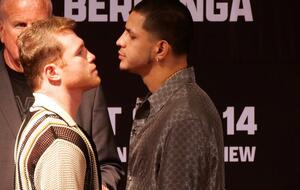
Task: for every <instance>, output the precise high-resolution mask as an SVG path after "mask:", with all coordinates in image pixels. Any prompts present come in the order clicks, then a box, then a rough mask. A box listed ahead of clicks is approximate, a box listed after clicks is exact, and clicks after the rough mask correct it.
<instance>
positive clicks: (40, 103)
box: [30, 93, 76, 126]
mask: <svg viewBox="0 0 300 190" xmlns="http://www.w3.org/2000/svg"><path fill="white" fill-rule="evenodd" d="M33 96H34V98H35V101H34V103H33V105H32V106H31V108H30V111H34V110H37V109H39V108H38V107H43V108H45V109H47V110H50V111H52V112H54V113H56V114H58V115H59V116H60V117H62V118H63V120H65V121H66V122H67V123H68V125H70V126H75V125H76V122H75V121H74V119H72V117H71V116H70V115H69V114H68V113H67V112H66V111H65V110H64V109H63V108H62V107H61V106H59V105H58V104H57V103H56V102H55V101H54V100H53V99H52V98H50V97H49V96H47V95H45V94H42V93H33Z"/></svg>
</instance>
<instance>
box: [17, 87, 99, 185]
mask: <svg viewBox="0 0 300 190" xmlns="http://www.w3.org/2000/svg"><path fill="white" fill-rule="evenodd" d="M34 96H35V103H34V104H33V106H32V107H31V108H30V112H29V113H28V115H27V118H26V119H25V120H24V121H23V123H22V125H21V128H20V131H19V134H18V137H17V141H16V144H15V164H16V175H15V178H16V180H15V189H16V190H31V189H47V190H48V189H76V190H77V189H85V190H93V189H99V178H98V172H97V166H96V164H97V162H96V158H95V153H94V151H93V149H92V146H91V144H90V142H89V140H88V138H87V137H86V136H85V134H84V133H83V132H82V131H81V129H80V128H79V127H78V126H77V125H76V123H75V121H74V120H73V119H72V118H71V116H70V115H68V114H67V113H66V112H65V111H64V110H63V109H62V108H61V107H60V106H59V105H57V104H56V103H55V102H54V101H53V100H52V99H50V98H49V97H47V96H45V95H43V94H39V93H34Z"/></svg>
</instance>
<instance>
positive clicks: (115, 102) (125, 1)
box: [53, 0, 300, 190]
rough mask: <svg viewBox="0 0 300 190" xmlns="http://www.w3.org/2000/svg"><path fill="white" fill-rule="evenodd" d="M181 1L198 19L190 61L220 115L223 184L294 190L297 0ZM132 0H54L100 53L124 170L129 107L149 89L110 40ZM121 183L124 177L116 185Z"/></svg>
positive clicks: (299, 75) (234, 189)
mask: <svg viewBox="0 0 300 190" xmlns="http://www.w3.org/2000/svg"><path fill="white" fill-rule="evenodd" d="M182 2H183V3H185V4H186V5H187V6H188V8H189V9H190V11H191V12H192V15H193V18H194V21H195V35H194V44H193V46H192V52H191V56H190V62H192V63H193V64H194V67H195V70H196V77H197V82H198V84H199V85H200V86H201V87H202V88H203V89H204V90H205V91H206V92H207V93H208V94H209V95H210V97H211V98H212V100H213V101H214V102H215V104H216V106H217V109H218V110H219V113H220V116H221V118H222V121H223V128H224V138H225V147H224V150H225V155H224V156H225V170H226V171H225V172H226V189H227V190H241V189H243V190H261V189H264V190H283V189H299V187H300V164H299V163H300V156H299V155H300V154H299V151H300V148H299V144H300V143H299V137H300V124H299V117H300V101H299V97H300V96H299V95H300V94H299V81H300V66H299V64H300V62H299V53H300V51H299V50H300V48H299V31H298V27H299V26H297V25H299V21H298V18H299V15H298V14H297V13H296V11H298V10H297V9H298V8H299V6H297V1H293V0H290V1H276V0H273V1H267V0H195V1H193V0H182ZM134 3H137V1H133V0H119V1H118V0H98V1H97V0H73V1H72V0H55V1H53V5H54V12H55V14H56V15H60V16H67V17H71V18H73V19H75V20H77V21H78V28H77V29H78V33H79V35H80V36H81V37H82V38H83V39H84V40H85V43H86V46H87V47H88V49H90V50H91V52H93V53H94V54H95V55H96V57H97V60H96V63H97V67H98V70H99V73H100V75H101V78H102V85H103V88H104V93H105V95H106V100H107V104H108V106H109V108H108V109H109V112H110V119H111V122H112V124H113V129H114V131H115V137H116V140H117V143H118V152H119V156H120V158H121V160H122V161H123V162H124V167H125V168H126V162H127V155H128V148H127V146H128V142H129V133H130V128H131V122H132V109H133V107H134V104H135V99H136V97H137V96H143V95H144V94H145V92H146V88H145V86H144V85H143V83H142V81H141V80H140V78H139V77H137V76H135V75H132V74H129V73H126V72H121V71H119V69H118V64H119V61H118V58H117V57H118V48H117V46H116V45H115V41H116V40H117V38H118V37H119V36H120V35H121V33H122V32H123V29H124V25H125V21H126V20H127V17H128V11H129V10H130V8H131V7H132V6H133V5H134ZM219 7H221V8H219ZM118 11H120V12H122V14H121V13H118ZM124 185H125V181H123V182H122V184H121V186H120V189H124Z"/></svg>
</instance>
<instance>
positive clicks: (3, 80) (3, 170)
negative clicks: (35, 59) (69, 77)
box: [0, 51, 123, 190]
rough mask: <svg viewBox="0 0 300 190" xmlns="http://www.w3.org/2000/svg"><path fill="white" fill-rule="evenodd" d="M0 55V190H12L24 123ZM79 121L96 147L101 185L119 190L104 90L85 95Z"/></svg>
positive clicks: (94, 90)
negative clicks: (17, 148)
mask: <svg viewBox="0 0 300 190" xmlns="http://www.w3.org/2000/svg"><path fill="white" fill-rule="evenodd" d="M0 53H1V54H0V94H1V97H0V189H1V190H2V189H3V190H4V189H5V190H12V189H13V188H14V167H15V166H14V155H13V154H14V145H15V139H16V136H17V134H18V131H19V127H20V125H21V122H22V121H21V115H20V113H19V110H18V107H17V104H16V101H15V97H14V94H13V90H12V86H11V82H10V79H9V76H8V73H7V70H6V67H5V63H4V59H3V52H2V51H1V52H0ZM77 122H78V124H79V125H80V126H81V127H82V128H83V129H84V131H85V132H86V133H87V134H88V135H89V136H90V137H92V139H93V141H94V143H95V145H96V149H97V153H98V158H99V161H100V170H101V176H102V183H105V184H107V185H108V186H109V187H110V189H117V183H118V182H119V181H120V178H121V175H122V174H123V171H122V169H121V161H120V159H119V157H118V153H117V149H116V146H115V142H114V136H113V132H112V128H111V124H110V121H109V117H108V112H107V107H106V105H105V101H104V96H103V92H102V89H101V87H98V88H96V89H92V90H89V91H87V92H86V93H85V94H84V96H83V100H82V103H81V106H80V108H79V113H78V117H77Z"/></svg>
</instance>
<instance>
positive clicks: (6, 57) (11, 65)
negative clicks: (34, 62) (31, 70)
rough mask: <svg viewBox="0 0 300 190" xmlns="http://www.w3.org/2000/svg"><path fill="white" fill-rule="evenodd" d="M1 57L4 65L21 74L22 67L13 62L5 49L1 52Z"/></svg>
mask: <svg viewBox="0 0 300 190" xmlns="http://www.w3.org/2000/svg"><path fill="white" fill-rule="evenodd" d="M3 56H4V60H5V63H6V65H7V66H8V67H9V68H11V69H12V70H14V71H16V72H19V73H23V67H22V65H21V64H20V63H19V62H18V61H15V60H14V59H13V57H12V56H11V55H10V53H9V52H8V51H7V50H6V49H4V51H3Z"/></svg>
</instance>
